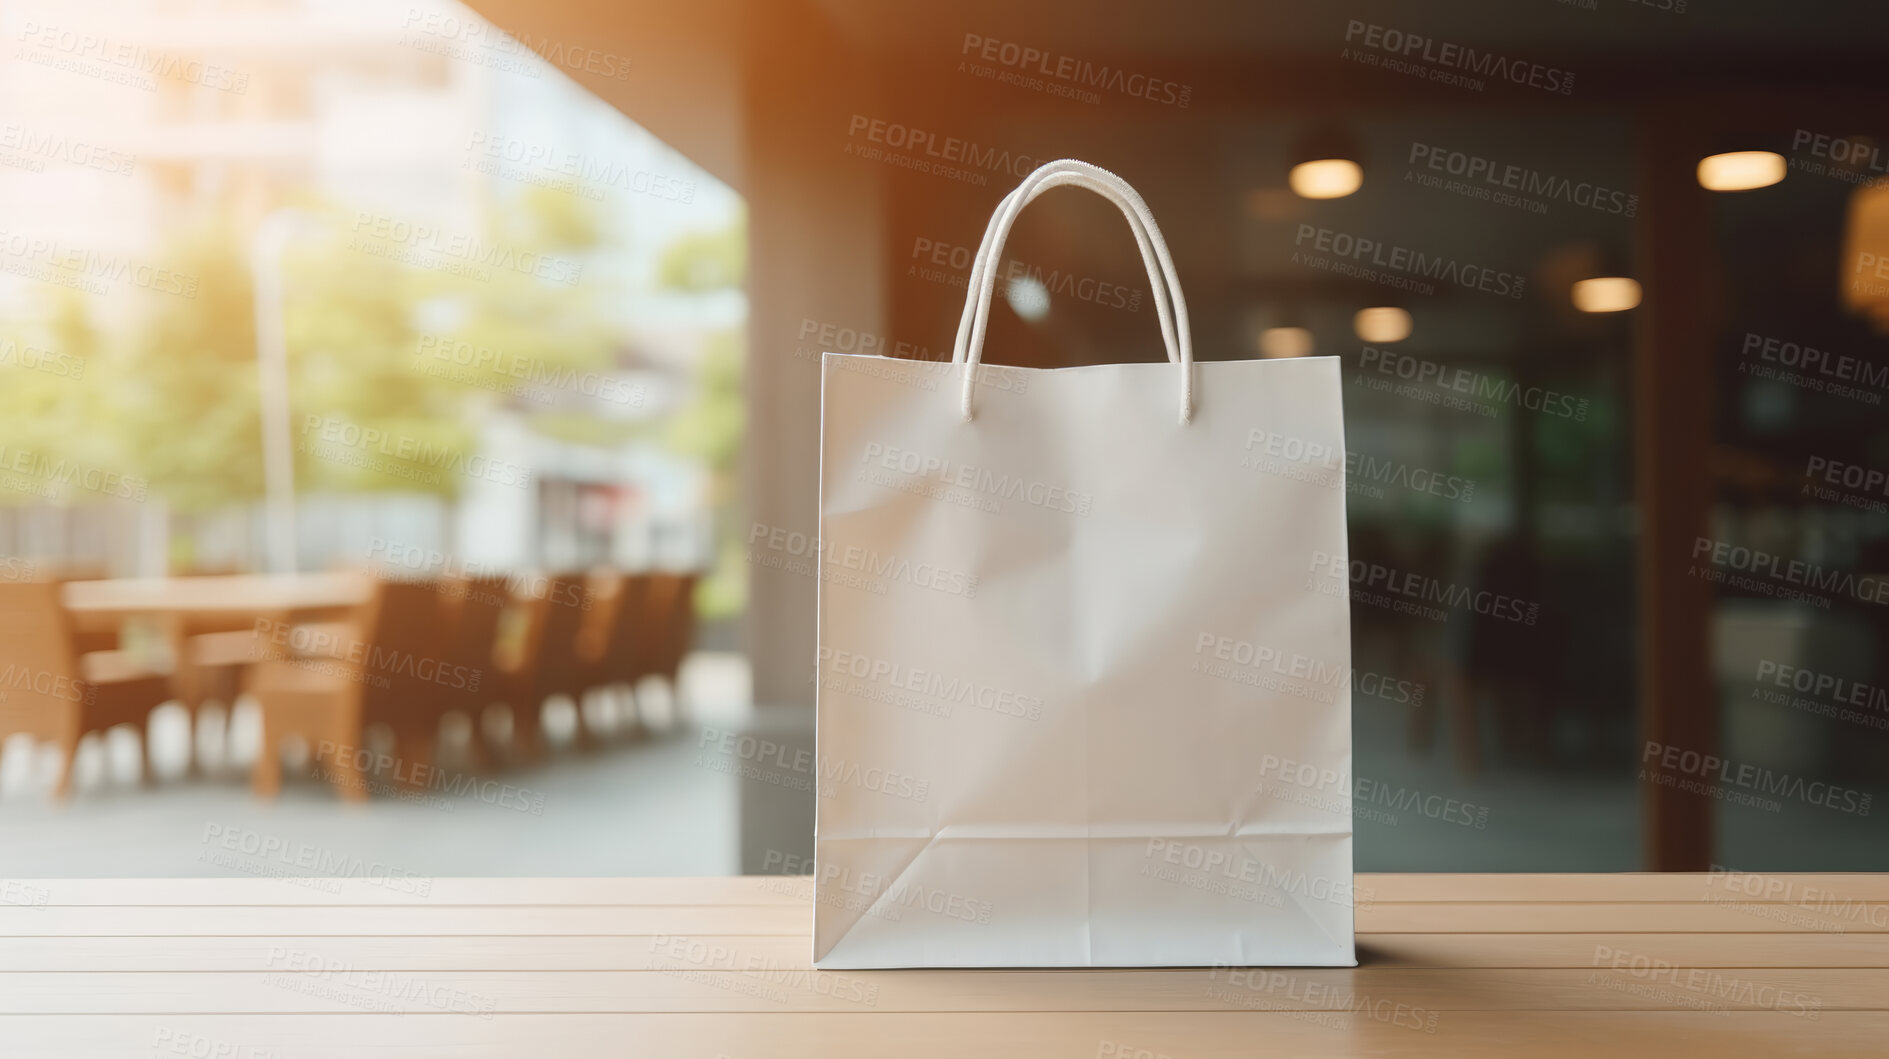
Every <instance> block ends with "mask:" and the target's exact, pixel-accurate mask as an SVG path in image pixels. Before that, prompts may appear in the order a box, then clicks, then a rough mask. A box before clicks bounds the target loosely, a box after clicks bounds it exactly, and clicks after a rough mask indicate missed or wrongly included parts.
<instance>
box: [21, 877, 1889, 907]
mask: <svg viewBox="0 0 1889 1059" xmlns="http://www.w3.org/2000/svg"><path fill="white" fill-rule="evenodd" d="M12 881H14V882H17V883H18V884H19V885H20V886H21V887H24V888H31V889H32V890H33V891H36V892H41V893H43V894H44V895H45V896H44V898H43V901H44V903H47V904H53V905H278V904H283V905H410V904H433V905H454V904H477V905H526V904H530V905H555V904H581V905H665V904H688V905H731V904H732V905H754V904H770V905H773V904H778V905H787V904H795V903H806V902H810V901H811V900H812V899H813V880H812V878H811V877H810V876H804V875H791V876H790V875H773V876H718V877H707V878H687V877H675V878H647V879H603V878H550V879H521V878H483V879H465V878H424V877H407V878H399V879H387V880H370V879H362V878H254V879H244V878H229V879H222V878H218V879H187V878H180V879H20V880H12ZM1357 889H1358V892H1359V893H1360V894H1362V895H1367V896H1368V898H1369V901H1378V902H1388V903H1407V902H1432V901H1436V902H1516V901H1526V902H1545V903H1577V902H1589V901H1600V902H1633V903H1647V902H1660V901H1672V902H1691V901H1704V900H1735V901H1739V902H1747V903H1767V904H1785V905H1800V906H1811V907H1815V906H1818V905H1829V904H1837V903H1842V902H1845V901H1849V902H1889V874H1869V873H1850V874H1841V873H1839V874H1829V873H1825V874H1782V875H1779V874H1759V873H1748V872H1719V873H1693V874H1684V873H1672V874H1656V873H1612V874H1533V875H1530V874H1509V875H1462V874H1447V873H1425V874H1409V873H1398V874H1384V873H1370V872H1362V873H1359V874H1358V876H1357ZM1367 903H1368V902H1367Z"/></svg>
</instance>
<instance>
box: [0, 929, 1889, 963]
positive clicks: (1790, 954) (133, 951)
mask: <svg viewBox="0 0 1889 1059" xmlns="http://www.w3.org/2000/svg"><path fill="white" fill-rule="evenodd" d="M317 941H318V942H319V944H320V945H321V946H322V948H323V950H324V951H325V952H328V953H331V954H332V955H333V956H334V957H335V958H336V959H340V960H343V961H346V962H347V963H349V964H351V965H353V966H355V967H358V968H361V969H365V970H387V971H432V970H462V971H539V970H544V971H637V970H649V969H651V968H652V967H655V966H656V965H657V964H658V963H659V962H660V960H659V957H658V956H657V955H656V954H655V953H652V952H651V950H650V944H649V943H650V938H649V936H642V935H614V936H596V935H550V936H540V935H512V936H494V937H485V936H451V935H448V936H425V935H419V936H407V937H375V936H352V935H341V936H330V937H322V938H319V939H316V938H310V937H306V936H304V937H284V936H267V935H258V936H250V937H225V936H209V937H189V938H181V937H89V938H72V937H28V938H9V939H7V941H6V943H5V944H4V945H0V971H112V970H116V971H264V970H267V969H268V967H267V965H266V961H267V959H268V954H269V951H270V949H271V947H272V946H294V945H300V946H308V945H311V944H315V943H317ZM726 941H727V942H728V943H729V944H731V945H735V946H738V947H739V948H740V949H741V951H743V952H748V953H753V954H755V955H756V956H757V957H758V958H760V959H763V960H767V961H771V962H772V963H774V964H776V965H791V964H793V963H795V962H796V961H798V962H800V963H805V962H806V961H807V958H808V956H809V955H810V953H809V944H808V942H807V939H806V938H805V937H804V936H793V935H746V936H742V935H734V936H728V937H727V938H726ZM1612 952H1636V953H1637V952H1645V953H1650V954H1657V956H1658V957H1659V958H1661V959H1664V960H1666V961H1668V962H1670V963H1673V964H1674V965H1676V966H1679V967H1688V968H1690V967H1706V968H1720V967H1864V968H1868V967H1875V968H1889V934H1766V935H1764V936H1762V937H1753V936H1750V935H1745V934H1361V935H1359V936H1358V958H1359V959H1360V960H1361V961H1362V962H1363V963H1364V964H1365V965H1366V966H1384V967H1459V968H1495V967H1563V968H1584V967H1591V966H1593V964H1594V962H1595V960H1596V959H1602V958H1605V954H1607V953H1612Z"/></svg>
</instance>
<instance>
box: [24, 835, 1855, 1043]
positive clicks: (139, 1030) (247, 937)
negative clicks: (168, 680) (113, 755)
mask: <svg viewBox="0 0 1889 1059" xmlns="http://www.w3.org/2000/svg"><path fill="white" fill-rule="evenodd" d="M207 845H208V846H209V847H210V848H216V843H209V844H207ZM258 863H273V861H272V860H269V859H268V858H264V859H262V860H259V861H258ZM1358 891H1359V893H1360V896H1361V898H1367V897H1368V898H1369V900H1368V903H1365V904H1362V905H1361V906H1360V908H1359V912H1358V931H1359V936H1358V943H1359V950H1360V960H1361V962H1362V966H1360V967H1358V968H1356V969H1355V970H1353V969H1336V970H1335V969H1329V968H1327V969H1292V968H1275V969H1266V970H1250V971H1249V970H1243V969H1242V970H1228V969H1218V970H1215V969H1193V970H1156V971H1099V970H1098V971H880V972H844V973H826V972H814V971H811V970H809V968H808V956H809V950H810V946H809V942H808V928H809V920H810V914H811V908H810V899H811V888H810V885H809V883H808V881H807V880H806V879H804V878H798V877H796V878H787V877H775V878H740V879H733V878H730V879H625V880H615V879H417V878H412V877H409V876H405V875H401V874H399V873H397V872H388V871H386V870H385V869H381V868H378V867H376V866H373V865H362V866H360V869H359V870H358V871H357V873H356V877H354V878H348V879H341V880H333V879H330V880H292V879H273V878H272V879H260V878H258V879H160V880H103V881H100V880H91V881H84V880H79V881H64V880H50V881H34V880H25V881H21V880H13V881H10V882H9V881H4V880H0V1053H3V1054H5V1055H6V1056H8V1057H10V1059H15V1057H23V1056H47V1057H52V1056H58V1057H60V1059H76V1057H84V1056H106V1055H109V1056H132V1055H135V1056H153V1057H161V1056H168V1055H179V1056H193V1055H194V1056H228V1057H233V1059H235V1057H249V1059H260V1057H275V1059H300V1057H311V1059H312V1057H324V1059H325V1057H331V1056H343V1057H345V1056H400V1057H404V1059H419V1057H431V1056H506V1057H510V1056H552V1057H558V1056H569V1057H584V1059H589V1057H592V1056H637V1057H643V1056H648V1057H654V1059H688V1057H697V1056H699V1057H704V1059H706V1057H715V1056H726V1057H730V1059H798V1057H807V1059H812V1057H819V1059H833V1057H863V1056H870V1057H875V1059H877V1057H884V1056H895V1057H898V1059H929V1057H937V1059H993V1057H998V1056H1018V1057H1031V1059H1036V1057H1056V1059H1065V1057H1066V1059H1161V1057H1169V1059H1202V1057H1218V1056H1227V1057H1231V1056H1251V1055H1282V1056H1339V1055H1408V1056H1436V1057H1442V1056H1449V1057H1456V1056H1514V1055H1569V1056H1573V1055H1581V1056H1592V1055H1601V1056H1606V1057H1610V1059H1632V1057H1639V1056H1655V1057H1658V1059H1671V1057H1677V1056H1711V1057H1713V1059H1724V1057H1727V1056H1743V1055H1753V1056H1757V1055H1763V1056H1776V1055H1803V1056H1819V1057H1829V1056H1852V1055H1854V1056H1861V1055H1876V1056H1881V1055H1884V1054H1889V876H1869V875H1783V876H1770V877H1758V876H1745V875H1721V876H1705V875H1506V876H1505V875H1375V876H1372V875H1363V876H1359V879H1358ZM394 1012H400V1013H404V1014H393V1013H394Z"/></svg>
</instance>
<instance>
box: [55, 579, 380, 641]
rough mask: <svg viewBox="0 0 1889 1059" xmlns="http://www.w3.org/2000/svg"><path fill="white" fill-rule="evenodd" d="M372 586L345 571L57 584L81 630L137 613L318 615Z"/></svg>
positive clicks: (355, 600) (197, 617)
mask: <svg viewBox="0 0 1889 1059" xmlns="http://www.w3.org/2000/svg"><path fill="white" fill-rule="evenodd" d="M372 591H373V581H372V580H371V579H370V578H368V577H366V576H365V575H362V574H356V573H345V572H334V573H319V574H236V575H232V576H229V577H127V578H116V579H113V580H110V581H68V582H67V583H66V584H65V585H64V586H63V588H62V593H63V598H64V600H65V606H66V612H67V613H68V614H71V615H72V618H73V622H74V624H75V625H77V626H79V627H80V628H86V629H91V628H102V627H105V626H108V625H114V624H116V623H118V622H121V621H123V620H124V619H126V618H137V617H181V618H183V619H184V620H185V621H186V622H187V623H188V622H190V621H202V622H210V623H216V622H224V621H230V620H247V619H253V618H258V617H275V618H283V619H285V620H289V619H299V618H305V617H316V616H324V615H329V614H333V613H335V612H337V611H345V610H347V609H349V608H351V607H355V606H358V605H360V604H361V603H364V602H366V601H367V598H368V596H369V594H370V593H371V592H372Z"/></svg>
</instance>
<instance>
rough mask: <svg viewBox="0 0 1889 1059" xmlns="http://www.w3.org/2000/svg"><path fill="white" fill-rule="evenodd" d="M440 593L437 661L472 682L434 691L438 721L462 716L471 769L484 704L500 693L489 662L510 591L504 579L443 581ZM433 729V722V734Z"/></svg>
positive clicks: (480, 757) (481, 750) (480, 747)
mask: <svg viewBox="0 0 1889 1059" xmlns="http://www.w3.org/2000/svg"><path fill="white" fill-rule="evenodd" d="M440 592H441V595H440V626H441V629H442V635H443V637H444V641H445V648H444V654H443V656H442V657H443V658H444V660H445V661H446V662H447V663H448V664H449V665H453V666H460V667H464V669H465V670H466V671H468V672H470V673H472V674H474V675H475V676H476V679H474V680H469V681H467V682H466V683H465V684H464V685H462V686H459V687H451V686H448V687H442V688H440V689H439V697H438V704H439V714H440V716H439V719H438V720H439V721H444V720H445V718H446V717H447V716H448V715H450V714H463V715H464V716H465V717H466V719H467V721H468V722H470V724H471V730H472V739H471V741H470V742H469V743H468V748H469V753H470V754H471V755H472V758H473V764H474V765H475V766H482V765H484V763H485V743H484V741H483V740H482V738H481V737H480V721H481V719H482V718H483V717H484V714H485V707H486V704H487V703H490V702H493V701H495V700H497V699H499V698H500V697H501V696H502V695H503V694H504V689H503V687H502V686H501V681H500V676H499V672H498V670H497V669H496V668H495V666H494V665H493V658H494V648H495V647H496V646H497V644H498V635H499V622H500V621H501V619H503V617H504V616H505V608H506V607H507V606H508V605H509V604H510V603H511V586H510V583H509V582H508V580H507V579H506V578H504V577H499V576H491V577H466V578H459V579H456V580H451V581H447V582H444V583H443V584H442V585H441V587H440ZM453 683H457V682H456V681H455V682H453ZM437 727H438V722H437V721H436V722H435V730H437Z"/></svg>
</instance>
